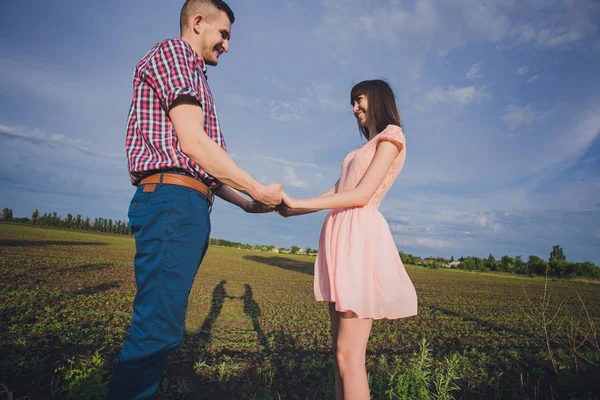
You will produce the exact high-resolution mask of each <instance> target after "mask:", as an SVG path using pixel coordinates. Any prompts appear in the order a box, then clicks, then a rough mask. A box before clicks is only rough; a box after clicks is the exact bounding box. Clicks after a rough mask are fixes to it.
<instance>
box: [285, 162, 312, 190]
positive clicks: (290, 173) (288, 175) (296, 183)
mask: <svg viewBox="0 0 600 400" xmlns="http://www.w3.org/2000/svg"><path fill="white" fill-rule="evenodd" d="M283 183H284V185H285V186H290V187H294V188H309V187H310V184H309V183H307V182H304V181H302V180H300V179H298V178H297V177H296V171H295V170H294V168H292V167H285V168H284V177H283Z"/></svg>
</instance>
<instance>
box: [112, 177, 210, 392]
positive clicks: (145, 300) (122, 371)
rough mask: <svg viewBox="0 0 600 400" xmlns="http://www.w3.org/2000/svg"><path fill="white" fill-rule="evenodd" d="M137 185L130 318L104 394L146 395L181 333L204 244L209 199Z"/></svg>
mask: <svg viewBox="0 0 600 400" xmlns="http://www.w3.org/2000/svg"><path fill="white" fill-rule="evenodd" d="M143 190H144V186H139V187H138V188H137V191H136V193H135V195H134V196H133V199H132V200H131V204H130V206H129V222H130V225H131V231H132V233H133V234H134V235H135V248H136V254H135V259H134V267H135V282H136V285H137V293H136V295H135V299H134V301H133V317H132V320H131V326H130V328H129V332H128V333H127V336H126V338H125V342H124V343H123V348H122V350H121V354H120V356H119V359H118V360H117V365H116V367H115V370H114V373H113V377H112V380H111V382H110V385H109V390H108V396H107V399H110V400H114V399H127V400H132V399H150V398H152V397H153V396H154V394H155V393H156V390H157V389H158V384H159V382H160V380H161V378H162V376H163V373H164V368H165V362H166V358H167V356H168V355H169V354H170V353H172V352H174V351H175V350H176V349H177V348H178V347H179V346H180V345H181V339H182V337H183V330H184V322H185V314H186V311H187V306H188V296H189V294H190V290H191V289H192V283H193V282H194V278H195V276H196V272H197V271H198V267H199V265H200V263H201V262H202V258H203V257H204V254H205V253H206V249H207V248H208V241H209V235H210V203H209V201H208V200H207V199H206V197H204V195H202V194H201V193H200V192H197V191H196V190H194V189H190V188H187V187H183V186H176V185H163V184H158V185H156V187H155V189H154V191H153V192H144V191H143Z"/></svg>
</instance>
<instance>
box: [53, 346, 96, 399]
mask: <svg viewBox="0 0 600 400" xmlns="http://www.w3.org/2000/svg"><path fill="white" fill-rule="evenodd" d="M67 362H68V364H69V366H68V367H60V368H59V369H58V370H57V372H61V373H62V374H63V376H64V381H65V383H64V385H65V390H66V391H67V398H69V399H72V400H92V399H98V400H101V399H104V398H105V397H106V391H107V382H106V380H105V379H104V374H105V373H104V360H103V359H102V356H101V355H100V352H99V350H96V351H95V352H94V353H93V354H92V355H91V356H89V357H82V358H79V359H69V360H67Z"/></svg>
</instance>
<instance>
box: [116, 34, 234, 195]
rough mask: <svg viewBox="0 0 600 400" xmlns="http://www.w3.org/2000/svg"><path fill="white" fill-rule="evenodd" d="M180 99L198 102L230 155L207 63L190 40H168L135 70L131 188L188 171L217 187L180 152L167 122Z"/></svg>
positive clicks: (129, 151) (129, 143) (129, 136)
mask: <svg viewBox="0 0 600 400" xmlns="http://www.w3.org/2000/svg"><path fill="white" fill-rule="evenodd" d="M181 95H188V96H192V97H194V98H195V99H196V100H198V103H200V106H202V112H203V113H204V131H205V132H206V134H207V135H208V136H209V137H210V138H211V139H212V140H214V141H215V142H216V143H217V144H219V145H220V146H221V147H222V148H223V150H225V151H227V148H226V146H225V140H224V139H223V135H222V133H221V127H220V125H219V119H218V116H217V109H216V108H215V104H214V102H213V97H212V93H211V92H210V88H209V87H208V82H207V80H206V66H205V64H204V60H202V59H201V58H200V57H199V56H198V55H197V54H196V52H195V51H194V50H193V49H192V47H191V46H190V45H189V43H187V42H186V41H184V40H181V39H169V40H165V41H163V42H161V43H159V44H157V45H156V46H154V48H153V49H152V50H150V52H149V53H148V54H146V56H145V57H144V58H143V59H142V60H141V61H140V62H139V63H138V65H137V66H136V68H135V72H134V77H133V99H132V101H131V107H130V109H129V116H128V118H127V139H126V140H125V148H126V150H127V160H128V165H129V176H130V177H131V183H132V184H134V185H136V186H137V185H138V184H139V182H140V180H142V179H143V178H144V177H146V176H149V175H152V174H153V173H157V172H161V171H180V172H185V173H188V174H191V175H192V176H194V177H195V178H197V179H200V180H201V181H202V182H204V183H205V184H206V185H208V186H211V187H214V186H217V185H218V184H219V182H218V181H217V180H216V179H215V178H213V177H211V176H210V175H208V174H207V173H206V172H204V171H203V170H202V168H200V166H199V165H198V164H196V163H195V162H194V161H193V160H192V159H190V158H189V157H188V156H186V155H185V154H184V153H183V152H182V151H181V147H180V146H179V140H178V139H177V134H176V132H175V130H174V128H173V124H172V123H171V120H170V118H169V109H170V108H171V105H172V104H173V102H174V101H175V99H177V98H178V97H179V96H181Z"/></svg>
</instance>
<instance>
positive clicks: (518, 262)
mask: <svg viewBox="0 0 600 400" xmlns="http://www.w3.org/2000/svg"><path fill="white" fill-rule="evenodd" d="M515 272H516V273H517V274H525V273H526V272H527V271H526V270H525V263H524V262H523V256H516V257H515Z"/></svg>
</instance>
